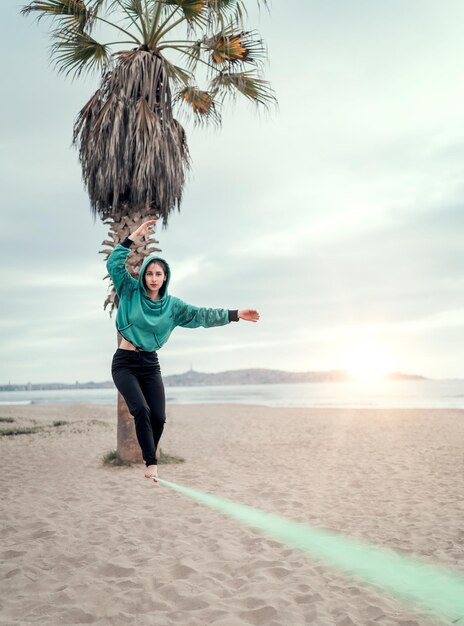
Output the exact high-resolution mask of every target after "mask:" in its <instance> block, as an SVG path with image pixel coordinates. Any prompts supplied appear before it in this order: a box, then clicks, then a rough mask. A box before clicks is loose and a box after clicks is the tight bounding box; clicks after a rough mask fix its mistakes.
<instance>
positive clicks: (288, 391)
mask: <svg viewBox="0 0 464 626" xmlns="http://www.w3.org/2000/svg"><path fill="white" fill-rule="evenodd" d="M116 398H117V392H116V389H65V390H56V391H2V392H0V405H5V404H68V403H72V404H75V403H79V404H80V403H85V404H109V405H116ZM166 399H167V403H168V404H209V403H227V404H259V405H265V406H273V407H278V406H280V407H282V406H286V407H338V408H344V407H346V408H445V409H447V408H454V409H457V408H459V409H464V380H461V379H460V380H457V379H456V380H398V381H380V382H361V381H359V382H331V383H292V384H283V385H221V386H219V385H214V386H199V387H166Z"/></svg>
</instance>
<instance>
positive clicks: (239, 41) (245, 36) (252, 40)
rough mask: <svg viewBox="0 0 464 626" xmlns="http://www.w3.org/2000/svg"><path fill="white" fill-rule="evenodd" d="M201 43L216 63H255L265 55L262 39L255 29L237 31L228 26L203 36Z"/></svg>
mask: <svg viewBox="0 0 464 626" xmlns="http://www.w3.org/2000/svg"><path fill="white" fill-rule="evenodd" d="M203 43H204V45H205V47H206V49H207V50H208V51H209V52H210V53H211V61H212V62H213V63H215V64H216V65H223V64H225V63H229V64H231V65H233V64H237V63H257V62H261V61H262V60H263V59H264V58H265V57H266V48H265V46H264V43H263V40H262V39H259V38H257V33H256V31H241V32H237V31H234V29H233V28H228V29H227V30H225V31H224V32H220V33H218V34H216V35H214V36H213V37H209V38H206V37H205V38H204V40H203Z"/></svg>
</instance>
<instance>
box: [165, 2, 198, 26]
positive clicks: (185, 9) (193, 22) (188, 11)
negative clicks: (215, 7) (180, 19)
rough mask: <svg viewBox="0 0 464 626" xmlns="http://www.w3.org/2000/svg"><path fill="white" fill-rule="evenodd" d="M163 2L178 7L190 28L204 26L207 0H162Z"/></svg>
mask: <svg viewBox="0 0 464 626" xmlns="http://www.w3.org/2000/svg"><path fill="white" fill-rule="evenodd" d="M164 4H165V5H167V6H169V5H171V6H176V7H179V8H180V9H181V11H182V14H183V16H184V18H185V20H186V22H187V24H188V26H189V27H190V28H193V27H195V26H197V27H198V26H199V27H203V28H204V27H205V26H206V25H207V23H208V20H207V13H208V11H207V8H208V7H207V0H164Z"/></svg>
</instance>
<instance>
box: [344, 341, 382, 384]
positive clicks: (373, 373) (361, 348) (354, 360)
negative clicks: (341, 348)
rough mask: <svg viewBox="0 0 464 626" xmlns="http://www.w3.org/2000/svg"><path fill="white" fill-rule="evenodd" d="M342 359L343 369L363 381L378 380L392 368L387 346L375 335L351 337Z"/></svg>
mask: <svg viewBox="0 0 464 626" xmlns="http://www.w3.org/2000/svg"><path fill="white" fill-rule="evenodd" d="M343 360H344V367H345V369H346V370H348V372H349V373H350V374H352V375H353V376H355V377H356V378H359V379H360V380H364V381H379V380H381V379H382V378H384V377H385V375H386V374H388V373H389V372H391V371H392V370H393V357H392V355H391V353H390V351H389V349H388V347H387V346H386V345H385V344H384V343H383V341H382V340H381V339H379V338H378V337H376V336H375V335H365V336H363V337H359V336H358V337H357V338H356V339H353V340H352V341H351V342H350V344H349V345H348V346H347V348H346V350H345V355H344V359H343Z"/></svg>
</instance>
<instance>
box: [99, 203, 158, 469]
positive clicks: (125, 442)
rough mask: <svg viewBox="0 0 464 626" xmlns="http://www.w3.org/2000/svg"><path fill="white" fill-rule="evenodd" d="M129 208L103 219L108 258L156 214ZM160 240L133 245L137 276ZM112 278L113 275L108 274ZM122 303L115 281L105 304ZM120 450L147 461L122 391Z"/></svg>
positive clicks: (129, 458)
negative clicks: (147, 256) (146, 257)
mask: <svg viewBox="0 0 464 626" xmlns="http://www.w3.org/2000/svg"><path fill="white" fill-rule="evenodd" d="M122 210H123V211H124V212H125V213H124V214H123V215H119V216H112V217H108V218H106V219H105V220H103V223H104V224H109V225H110V227H109V232H108V239H105V241H103V245H104V246H106V248H105V249H104V250H101V251H100V252H101V253H102V254H105V255H106V258H105V261H106V259H108V256H109V255H110V254H111V252H112V251H113V249H114V247H115V246H116V245H117V244H118V243H120V242H121V241H124V239H125V238H126V236H127V235H129V234H130V233H132V232H134V230H136V229H137V228H138V227H139V226H140V224H143V222H146V221H147V220H149V219H152V218H153V215H146V214H141V213H140V212H138V213H137V212H135V213H132V215H128V213H129V211H128V207H127V206H125V207H122ZM157 243H159V242H158V241H157V240H156V239H153V237H151V238H149V239H147V240H146V241H139V242H136V243H134V244H133V246H132V247H131V249H132V253H131V254H130V256H129V258H128V260H127V262H126V267H127V269H128V271H129V272H130V273H131V275H132V276H134V278H138V273H139V270H140V267H141V265H142V262H143V259H144V258H145V256H146V255H147V254H150V253H153V252H160V251H161V248H158V247H157V246H156V244H157ZM105 278H109V275H107V276H105ZM118 304H119V298H118V296H117V294H116V291H115V289H114V287H113V285H111V290H110V293H109V294H108V296H107V298H106V300H105V303H104V306H103V308H104V309H106V307H107V306H108V305H111V306H110V315H111V314H112V312H113V310H114V309H115V308H117V306H118ZM116 333H117V346H118V347H119V346H120V344H121V341H122V337H121V335H120V334H119V333H118V332H117V331H116ZM117 452H118V455H119V457H120V458H121V459H123V460H124V461H130V462H131V463H141V462H142V461H143V458H142V453H141V450H140V447H139V444H138V441H137V437H136V434H135V425H134V418H133V417H132V415H131V414H130V413H129V409H128V408H127V404H126V401H125V400H124V398H123V396H122V395H121V394H120V393H119V392H118V428H117Z"/></svg>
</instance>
